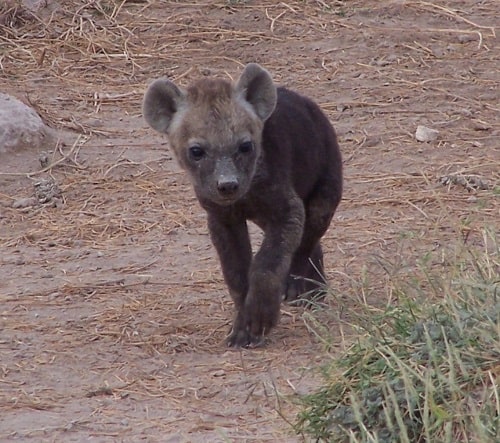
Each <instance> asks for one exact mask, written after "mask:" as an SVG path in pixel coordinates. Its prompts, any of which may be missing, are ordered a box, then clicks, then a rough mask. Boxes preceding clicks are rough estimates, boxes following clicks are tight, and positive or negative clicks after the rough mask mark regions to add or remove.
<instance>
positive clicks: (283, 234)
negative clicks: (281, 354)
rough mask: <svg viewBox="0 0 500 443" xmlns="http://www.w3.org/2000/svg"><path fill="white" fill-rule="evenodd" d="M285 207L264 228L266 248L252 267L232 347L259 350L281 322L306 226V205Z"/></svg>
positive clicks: (296, 201)
mask: <svg viewBox="0 0 500 443" xmlns="http://www.w3.org/2000/svg"><path fill="white" fill-rule="evenodd" d="M283 206H284V209H283V208H282V210H281V211H280V210H279V208H277V210H276V213H275V214H274V215H273V216H272V222H270V223H268V224H267V225H266V226H265V227H264V239H263V241H262V246H261V248H260V250H259V251H258V252H257V254H256V255H255V258H254V260H253V262H252V265H251V266H250V274H249V287H248V293H247V296H246V298H245V302H244V305H243V308H242V310H240V312H239V315H238V317H237V320H236V322H235V324H234V327H233V332H232V334H231V336H230V337H229V345H230V346H235V347H248V346H250V347H255V346H259V345H260V344H261V343H262V342H263V338H264V336H265V335H266V334H268V333H269V331H270V330H271V328H273V327H274V326H276V324H277V322H278V318H279V311H280V304H281V299H282V297H283V294H284V292H285V289H286V279H287V275H288V273H289V270H290V263H291V260H292V256H293V253H294V252H295V250H296V249H297V247H298V245H299V244H300V239H301V236H302V230H303V226H304V206H303V204H302V201H300V200H299V199H298V198H297V199H292V200H291V201H288V202H287V203H286V204H285V205H283Z"/></svg>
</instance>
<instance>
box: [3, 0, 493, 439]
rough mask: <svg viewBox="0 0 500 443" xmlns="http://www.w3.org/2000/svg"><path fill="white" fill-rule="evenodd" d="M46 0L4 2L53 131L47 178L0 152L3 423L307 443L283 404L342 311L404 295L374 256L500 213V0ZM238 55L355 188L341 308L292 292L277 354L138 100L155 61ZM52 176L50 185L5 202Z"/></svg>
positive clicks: (452, 236)
mask: <svg viewBox="0 0 500 443" xmlns="http://www.w3.org/2000/svg"><path fill="white" fill-rule="evenodd" d="M15 3H16V2H12V3H11V6H12V5H14V4H15ZM46 4H47V6H46V7H45V8H43V9H42V10H40V11H39V12H38V13H37V17H35V16H33V15H32V14H30V13H29V11H28V10H26V9H25V8H24V9H23V8H17V10H15V8H13V7H10V8H7V7H6V6H4V7H3V15H2V16H0V18H1V20H0V92H6V93H9V94H12V95H14V96H16V97H17V98H19V99H21V100H23V101H25V102H26V103H30V104H31V105H33V106H34V107H35V108H36V109H37V110H38V112H39V113H40V115H41V116H42V118H43V119H44V120H45V121H46V122H47V123H48V124H49V125H50V126H52V127H53V128H56V129H57V130H58V131H60V133H61V134H62V141H61V143H60V144H59V145H58V147H57V148H55V149H53V150H52V152H49V153H48V156H49V165H50V164H51V163H53V162H56V161H59V160H62V161H60V162H58V163H57V165H55V166H54V167H49V168H45V169H44V170H42V171H41V172H40V170H41V169H42V166H41V164H40V160H39V155H40V153H38V152H32V151H23V152H17V153H15V154H10V155H3V157H0V265H1V267H0V274H1V279H0V331H1V332H0V441H2V442H3V441H5V442H11V441H29V442H30V441H33V442H35V441H36V442H80V441H82V442H83V441H96V442H107V441H125V442H132V441H134V442H135V441H148V442H218V441H221V442H222V441H234V442H251V441H263V442H264V441H289V442H293V441H302V437H301V436H295V435H294V434H293V431H292V429H291V427H290V425H289V424H288V423H287V420H288V421H293V420H294V418H295V414H296V412H297V410H298V406H297V402H296V400H297V394H303V393H306V392H309V391H310V390H311V389H313V388H314V387H315V386H317V384H318V380H319V376H318V371H317V366H318V365H319V364H320V363H321V362H324V361H325V360H326V359H328V358H330V357H331V356H332V355H335V353H337V352H339V351H341V350H342V349H344V348H345V346H346V345H347V344H348V343H349V340H351V337H350V336H349V335H348V334H346V331H345V330H344V329H343V328H341V327H340V323H339V322H338V321H337V320H336V319H340V317H341V315H342V312H343V311H345V310H346V308H348V307H349V305H350V303H351V302H352V300H354V299H356V298H359V297H365V298H366V299H367V301H368V302H369V303H373V304H377V303H385V302H386V301H387V300H388V298H389V297H391V296H392V294H391V288H390V285H388V284H387V279H388V276H387V273H384V271H383V268H384V267H380V266H378V265H377V264H376V263H377V262H378V263H385V264H386V265H387V264H389V265H388V266H386V267H388V268H390V269H393V270H394V269H401V268H403V267H404V268H405V269H412V267H415V266H416V263H417V262H418V260H419V259H422V257H425V256H426V254H428V253H429V252H431V251H433V252H435V253H436V254H437V255H439V253H440V251H445V250H448V249H452V248H453V245H454V244H456V242H457V241H465V242H468V243H469V244H477V245H481V244H482V241H483V239H482V237H481V231H480V229H481V228H482V227H483V226H490V227H493V229H496V230H497V231H498V220H499V212H500V211H499V209H500V204H499V199H498V196H499V176H500V147H499V135H500V134H499V130H500V122H499V118H498V117H499V110H500V109H499V107H500V97H499V90H500V89H499V81H500V60H499V54H500V53H499V50H498V39H497V37H496V35H495V28H494V26H498V24H499V23H500V11H499V9H498V4H497V2H496V1H495V0H485V1H475V0H454V1H451V0H450V1H444V0H436V1H429V2H427V1H405V0H393V1H385V2H381V1H378V0H364V1H363V0H353V1H312V0H307V1H295V0H291V1H287V2H274V1H265V0H256V1H225V0H218V1H207V0H203V1H196V2H194V1H193V2H181V1H179V2H174V1H172V2H169V1H156V2H154V1H149V2H148V1H145V0H142V1H140V0H135V1H121V0H120V1H118V0H117V1H105V0H94V1H90V0H88V1H76V0H71V1H65V2H62V1H61V2H59V3H56V2H54V1H50V0H49V1H48V2H46ZM0 8H1V6H0ZM1 10H2V9H0V11H1ZM248 62H258V63H261V64H262V65H263V66H265V67H266V68H267V69H268V70H269V71H270V72H271V73H272V75H273V77H274V78H275V80H276V82H277V83H279V84H282V85H285V86H288V87H290V88H294V89H296V90H298V91H300V92H302V93H304V94H306V95H308V96H310V97H311V98H313V99H315V100H316V101H317V102H318V103H319V104H320V105H321V106H322V108H323V109H324V110H325V112H326V113H327V114H328V116H329V117H330V119H331V121H332V123H333V124H334V126H335V127H336V129H337V132H338V135H339V140H340V145H341V149H342V152H343V156H344V164H345V197H344V199H343V202H342V204H341V206H340V208H339V210H338V212H337V214H336V216H335V219H334V222H333V223H332V226H331V228H330V230H329V231H328V233H327V235H326V237H325V240H324V246H325V261H326V269H327V273H328V275H327V276H328V280H329V283H330V286H331V292H332V294H334V295H335V296H332V297H331V298H330V299H329V305H330V306H329V309H323V310H320V311H318V312H310V311H307V310H304V309H302V308H294V307H290V306H286V305H285V306H283V308H282V316H281V317H282V318H281V323H280V325H279V326H278V327H277V328H276V330H274V331H273V333H272V334H271V336H270V337H269V341H268V344H267V346H266V347H265V348H262V349H257V350H242V351H232V350H228V349H226V348H225V346H224V343H223V342H224V338H225V336H226V334H227V332H228V331H229V326H230V322H231V317H232V306H231V302H230V299H229V296H228V294H227V291H226V288H225V286H224V283H223V280H222V277H221V273H220V270H219V265H218V262H217V259H216V257H215V253H214V250H213V248H212V246H211V244H210V241H209V238H208V235H207V229H206V226H205V216H204V213H203V211H202V210H201V209H200V207H199V206H198V205H197V202H196V199H195V198H194V195H193V192H192V191H191V188H190V186H189V183H188V181H187V179H186V177H185V176H184V175H183V174H182V172H181V171H180V170H179V168H178V166H177V165H176V164H175V161H174V160H173V159H172V157H171V155H170V153H169V150H168V146H167V144H166V142H165V139H164V138H162V137H160V136H158V135H156V134H155V133H154V132H153V131H152V130H150V129H148V128H147V127H146V124H145V123H144V121H143V119H142V116H141V100H142V95H143V93H144V89H145V87H146V85H147V84H148V83H149V82H150V81H151V80H152V79H154V78H157V77H159V76H162V75H167V76H169V77H170V78H172V79H174V80H175V81H177V82H178V83H179V84H181V85H186V84H187V83H189V81H191V80H193V79H196V78H199V77H201V76H205V75H217V76H222V77H228V76H229V77H232V78H236V77H237V76H238V74H239V72H240V71H241V68H242V66H243V65H244V64H245V63H248ZM418 125H423V126H427V127H430V128H433V129H436V130H438V131H439V135H438V138H437V140H435V141H431V142H419V141H417V140H416V139H415V131H416V129H417V126H418ZM40 180H51V181H49V182H45V183H49V184H50V183H52V189H56V192H53V193H52V194H50V195H48V196H45V197H46V199H47V200H48V201H47V202H46V203H44V204H36V205H33V206H28V207H21V208H14V207H13V203H14V202H16V201H18V200H19V199H21V198H24V197H30V196H32V195H33V193H34V190H35V184H36V183H38V182H39V181H40ZM57 191H58V192H59V194H58V192H57ZM256 236H258V234H256ZM437 265H439V266H444V265H445V263H438V264H437ZM415 272H417V269H416V267H415ZM314 319H316V320H317V321H320V322H321V323H322V324H326V325H327V326H328V328H329V329H330V331H329V332H330V334H332V337H333V338H332V341H333V344H332V345H331V346H330V347H328V348H327V347H325V344H324V342H323V341H322V340H320V339H319V338H318V336H317V334H316V333H315V331H316V330H317V329H316V328H315V327H314V324H315V321H314Z"/></svg>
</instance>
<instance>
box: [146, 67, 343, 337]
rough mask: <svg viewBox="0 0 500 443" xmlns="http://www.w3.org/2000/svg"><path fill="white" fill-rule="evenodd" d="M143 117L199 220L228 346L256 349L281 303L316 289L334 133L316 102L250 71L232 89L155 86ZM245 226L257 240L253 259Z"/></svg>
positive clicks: (333, 185) (338, 176)
mask: <svg viewBox="0 0 500 443" xmlns="http://www.w3.org/2000/svg"><path fill="white" fill-rule="evenodd" d="M143 112H144V117H145V119H146V121H147V123H148V124H149V125H150V126H151V127H152V128H153V129H155V130H157V131H159V132H161V133H164V134H167V136H168V140H169V143H170V145H171V148H172V149H173V151H174V153H175V156H176V158H177V160H178V161H179V164H180V165H181V167H182V168H183V169H185V170H186V171H187V172H188V174H189V177H190V179H191V181H192V183H193V186H194V190H195V193H196V196H197V197H198V200H199V202H200V204H201V206H202V207H203V208H204V209H205V210H206V212H207V215H208V228H209V231H210V235H211V239H212V242H213V244H214V246H215V248H216V250H217V253H218V255H219V258H220V261H221V265H222V272H223V274H224V279H225V281H226V284H227V286H228V287H229V292H230V294H231V297H232V299H233V300H234V304H235V306H236V310H237V313H236V317H235V319H234V324H233V327H232V330H231V333H230V335H229V338H228V345H229V346H233V347H253V346H258V345H259V344H261V343H262V341H263V337H264V336H265V335H266V334H267V333H268V332H269V331H270V330H271V328H272V327H273V326H275V325H276V323H277V322H278V317H279V312H280V303H281V300H282V298H283V297H284V298H285V299H288V300H295V299H297V298H299V297H300V296H301V295H303V294H305V293H312V292H314V290H315V289H316V290H317V289H318V288H319V286H320V284H321V281H322V273H323V253H322V250H321V244H320V239H321V237H322V236H323V235H324V233H325V232H326V230H327V228H328V226H329V224H330V221H331V220H332V217H333V214H334V212H335V209H336V208H337V205H338V204H339V201H340V198H341V194H342V160H341V156H340V151H339V147H338V144H337V138H336V135H335V132H334V130H333V128H332V126H331V125H330V123H329V121H328V119H327V117H326V116H325V115H324V114H323V113H322V111H321V110H320V108H319V107H318V106H317V105H316V104H315V103H313V102H312V101H311V100H309V99H307V98H306V97H303V96H301V95H299V94H297V93H295V92H292V91H290V90H288V89H286V88H282V87H276V86H275V84H274V83H273V80H272V78H271V76H270V74H269V73H268V72H267V71H266V70H265V69H263V68H262V67H261V66H259V65H257V64H254V63H251V64H248V65H247V66H246V67H245V69H244V70H243V73H242V74H241V76H240V78H239V79H238V81H237V82H236V83H234V84H232V83H230V82H228V81H225V80H222V79H202V80H199V81H198V82H196V83H194V84H192V85H191V86H190V87H188V88H187V90H183V89H181V88H179V87H177V86H176V85H175V84H174V83H172V82H171V81H170V80H168V79H166V78H161V79H159V80H156V81H155V82H153V83H152V84H151V85H150V87H149V88H148V90H147V92H146V94H145V96H144V104H143ZM247 220H251V221H253V222H255V223H256V224H257V225H258V226H259V227H260V228H261V229H262V230H263V232H264V238H263V241H262V245H261V247H260V250H259V251H258V252H257V253H256V254H255V256H254V257H252V249H251V245H250V238H249V234H248V229H247Z"/></svg>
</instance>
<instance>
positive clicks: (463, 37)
mask: <svg viewBox="0 0 500 443" xmlns="http://www.w3.org/2000/svg"><path fill="white" fill-rule="evenodd" d="M457 39H458V41H459V42H460V43H468V42H473V41H474V40H477V39H478V37H477V35H476V34H460V35H459V36H458V37H457Z"/></svg>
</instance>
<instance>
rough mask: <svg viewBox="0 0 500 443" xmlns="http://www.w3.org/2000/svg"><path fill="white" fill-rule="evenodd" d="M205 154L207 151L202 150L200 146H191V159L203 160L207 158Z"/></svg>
mask: <svg viewBox="0 0 500 443" xmlns="http://www.w3.org/2000/svg"><path fill="white" fill-rule="evenodd" d="M205 154H206V152H205V150H204V149H203V148H200V147H199V146H191V147H190V148H189V157H190V158H191V159H192V160H194V161H198V160H201V159H202V158H203V157H205Z"/></svg>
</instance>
